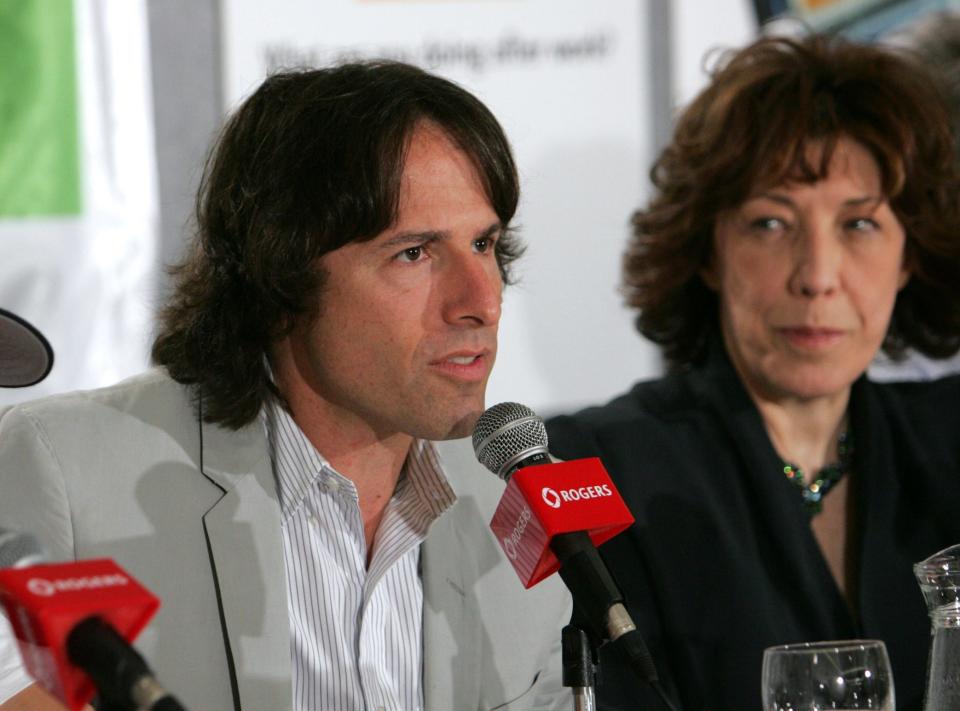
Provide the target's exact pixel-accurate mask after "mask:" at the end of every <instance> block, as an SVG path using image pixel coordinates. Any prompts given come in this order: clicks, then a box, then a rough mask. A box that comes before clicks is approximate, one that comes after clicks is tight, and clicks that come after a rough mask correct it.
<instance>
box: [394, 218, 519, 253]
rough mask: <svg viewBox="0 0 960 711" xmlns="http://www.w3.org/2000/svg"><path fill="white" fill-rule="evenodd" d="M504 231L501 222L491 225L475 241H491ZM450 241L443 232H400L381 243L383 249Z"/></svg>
mask: <svg viewBox="0 0 960 711" xmlns="http://www.w3.org/2000/svg"><path fill="white" fill-rule="evenodd" d="M502 230H503V225H502V224H500V222H494V223H491V224H490V226H489V227H486V228H485V229H483V230H481V231H480V232H478V233H477V235H476V236H475V237H474V239H489V238H491V237H493V236H494V235H495V234H497V233H498V232H501V231H502ZM447 239H450V233H449V232H444V231H442V230H424V231H410V232H398V233H397V234H395V235H393V236H392V237H389V238H388V239H385V240H384V241H383V242H381V243H380V248H381V249H387V248H390V249H392V248H395V247H403V246H404V245H411V244H413V245H418V244H429V243H430V242H441V241H443V240H447Z"/></svg>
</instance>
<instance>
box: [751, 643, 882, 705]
mask: <svg viewBox="0 0 960 711" xmlns="http://www.w3.org/2000/svg"><path fill="white" fill-rule="evenodd" d="M761 692H762V694H763V709H764V711H822V710H823V709H880V711H894V694H893V675H892V674H891V673H890V660H889V659H888V658H887V648H886V647H885V646H884V644H883V642H881V641H878V640H870V639H853V640H842V641H835V642H804V643H800V644H785V645H782V646H779V647H770V648H768V649H766V650H765V651H764V653H763V676H762V687H761Z"/></svg>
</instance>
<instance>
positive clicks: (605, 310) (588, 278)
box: [222, 0, 660, 414]
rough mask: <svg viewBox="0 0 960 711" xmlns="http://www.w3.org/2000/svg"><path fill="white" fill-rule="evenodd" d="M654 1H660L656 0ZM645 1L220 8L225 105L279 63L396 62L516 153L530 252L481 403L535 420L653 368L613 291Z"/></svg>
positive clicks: (612, 390)
mask: <svg viewBox="0 0 960 711" xmlns="http://www.w3.org/2000/svg"><path fill="white" fill-rule="evenodd" d="M656 1H659V0H656ZM645 8H646V3H644V2H637V1H636V0H604V1H603V2H602V3H592V2H583V1H582V0H513V1H512V2H492V1H490V0H452V1H448V2H416V1H410V0H408V1H405V2H371V1H369V0H368V1H366V2H363V1H359V0H326V1H325V2H323V3H322V4H318V3H315V2H312V1H311V0H273V1H272V2H270V3H264V2H262V0H224V2H223V8H222V11H223V42H224V81H225V86H226V90H225V96H226V99H227V102H228V104H229V105H230V106H234V105H236V103H237V102H238V101H239V100H240V99H241V98H242V97H244V96H245V95H247V94H248V93H249V92H250V91H251V90H252V89H253V88H254V87H255V86H256V85H257V84H259V82H260V81H261V80H262V79H263V77H264V76H265V74H266V73H267V72H268V71H269V70H270V69H273V68H276V67H278V66H294V65H318V64H326V63H329V62H331V61H336V60H337V59H341V58H344V57H347V56H364V57H378V56H379V57H384V56H385V57H390V58H395V59H404V60H407V61H411V62H414V63H417V64H420V65H421V66H424V67H427V68H429V69H432V70H434V71H436V72H438V73H440V74H443V75H445V76H447V77H449V78H451V79H453V80H454V81H457V82H458V83H460V84H462V85H463V86H465V87H467V88H468V89H470V90H471V91H472V92H474V93H475V94H476V95H477V96H479V97H480V98H481V99H482V100H483V101H484V102H485V103H486V104H487V105H488V106H489V107H490V108H491V110H492V111H493V112H494V114H496V115H497V117H498V118H499V119H500V120H501V122H502V123H503V125H504V128H505V129H506V132H507V135H508V136H509V137H510V140H511V142H512V144H513V147H514V149H515V153H516V157H517V162H518V164H519V168H520V175H521V181H522V191H523V192H522V199H521V206H520V211H519V213H518V217H517V224H518V225H519V226H520V228H521V234H522V235H523V237H524V238H525V240H526V242H527V244H528V251H527V255H526V257H525V258H524V259H523V260H522V261H521V263H520V264H519V265H518V275H519V277H520V283H519V284H518V285H516V286H513V287H511V288H509V289H508V291H507V294H506V297H505V302H504V317H503V321H502V325H501V331H500V334H501V338H500V344H501V345H500V356H499V359H498V363H497V367H496V368H495V370H494V375H493V377H492V378H491V382H490V389H489V394H488V402H489V403H491V404H492V403H495V402H499V401H502V400H517V401H520V402H525V403H527V404H529V405H530V406H531V407H534V408H535V409H537V410H538V411H540V412H541V413H543V414H547V413H550V412H555V411H558V410H564V409H569V408H572V407H576V406H580V405H584V404H590V403H595V402H598V401H600V400H604V399H606V398H608V397H609V396H611V395H613V394H616V393H618V392H621V391H622V390H624V389H626V387H627V386H628V385H629V384H630V383H632V382H633V381H634V380H636V379H638V378H641V377H646V376H649V375H652V374H655V373H658V372H659V370H660V364H659V363H660V361H659V357H658V355H657V353H656V350H655V349H654V348H653V347H652V346H651V345H649V344H647V343H646V342H644V341H643V340H642V339H641V338H640V337H639V336H638V335H637V334H636V332H635V331H634V330H633V326H632V317H631V315H630V313H629V312H627V310H626V309H625V308H624V307H622V306H621V300H620V297H619V294H618V292H617V284H618V282H619V265H620V253H621V251H622V248H623V244H624V240H625V238H626V234H627V223H628V219H629V215H630V213H631V211H632V210H633V209H634V208H635V207H636V206H637V205H638V204H640V203H641V202H642V201H643V200H644V199H645V197H646V184H647V182H646V177H645V176H646V173H647V169H648V166H649V163H650V161H651V159H652V147H651V145H650V139H649V137H648V135H649V131H648V129H647V128H646V127H648V126H649V124H650V120H649V118H648V117H649V116H650V115H651V112H652V111H653V110H654V107H652V106H650V105H648V100H647V97H648V96H649V91H648V87H647V75H648V67H647V66H646V65H645V62H646V52H645V49H644V47H643V41H642V38H645V37H646V36H647V35H646V33H647V27H646V22H647V16H646V10H645Z"/></svg>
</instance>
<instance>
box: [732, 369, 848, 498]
mask: <svg viewBox="0 0 960 711" xmlns="http://www.w3.org/2000/svg"><path fill="white" fill-rule="evenodd" d="M751 397H752V395H751ZM753 400H754V403H755V404H756V406H757V409H758V410H759V411H760V416H761V417H762V418H763V424H764V426H765V427H766V430H767V434H768V435H769V436H770V441H771V442H773V446H774V448H775V449H776V450H777V453H778V454H779V455H780V457H781V458H782V459H783V460H784V461H786V462H790V463H791V464H793V465H795V466H798V467H800V469H802V470H803V472H804V479H805V481H806V483H809V482H810V481H811V480H812V479H813V478H814V476H815V475H816V473H817V472H818V471H820V469H822V468H823V467H824V465H827V464H831V463H833V462H836V461H837V459H839V452H838V451H837V444H838V439H839V436H840V433H841V432H843V431H844V430H845V429H846V427H847V416H846V413H847V404H848V403H849V401H850V389H849V388H847V389H846V390H844V391H842V392H840V393H836V394H834V395H830V396H824V397H819V398H812V399H804V400H800V399H796V398H785V399H780V400H764V399H762V398H757V397H754V398H753Z"/></svg>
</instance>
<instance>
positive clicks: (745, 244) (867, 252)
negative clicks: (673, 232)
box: [701, 139, 909, 401]
mask: <svg viewBox="0 0 960 711" xmlns="http://www.w3.org/2000/svg"><path fill="white" fill-rule="evenodd" d="M820 150H821V146H820V145H818V144H812V145H811V146H810V148H809V151H810V152H811V153H810V155H809V156H808V157H809V158H811V164H812V165H816V164H817V163H818V158H819V151H820ZM904 241H905V236H904V230H903V227H902V226H901V224H900V222H899V220H898V219H897V217H896V216H895V215H894V213H893V211H892V210H891V209H890V206H889V204H888V203H887V201H886V200H885V199H884V197H883V195H882V192H881V182H880V172H879V169H878V167H877V164H876V162H875V161H874V159H873V157H872V156H871V155H870V153H869V152H868V151H867V149H865V148H864V147H863V146H862V145H860V144H859V143H857V142H855V141H853V140H850V139H841V140H839V141H838V143H837V146H836V149H835V150H834V152H833V155H832V157H831V160H830V164H829V170H828V173H827V175H826V177H825V178H824V179H823V180H821V181H819V182H816V183H811V184H807V183H792V182H788V183H785V184H783V185H779V186H777V187H774V188H772V189H768V190H762V191H759V192H757V193H755V194H753V195H752V196H751V197H750V198H748V199H747V200H746V201H745V202H744V203H743V204H742V205H740V206H739V207H737V208H734V209H730V210H727V211H724V212H723V213H721V214H720V215H719V216H718V218H717V222H716V226H715V229H714V244H713V247H714V257H713V261H712V263H711V264H710V265H709V266H708V267H707V268H706V269H704V270H703V271H702V273H701V276H702V277H703V279H704V281H705V282H706V283H707V285H708V286H709V287H710V288H712V289H714V290H715V291H716V292H717V293H718V295H719V299H720V322H721V326H722V329H723V337H724V342H725V344H726V347H727V352H728V353H729V354H730V357H731V359H732V361H733V364H734V366H735V367H736V369H737V371H738V373H739V374H740V376H741V378H742V379H743V380H744V383H745V384H746V386H747V388H748V390H749V391H750V392H751V394H753V396H754V397H755V398H756V397H759V398H761V399H763V400H774V401H782V400H784V399H799V400H809V399H813V398H818V397H823V396H830V395H836V394H840V393H844V392H845V391H846V389H847V388H849V386H850V384H851V383H852V382H853V381H854V380H856V378H857V377H858V376H859V375H860V374H861V373H862V372H863V371H864V370H865V369H866V368H867V366H868V365H869V363H870V361H871V360H872V359H873V357H874V355H875V354H876V353H877V351H878V350H879V348H880V345H881V343H882V342H883V339H884V336H885V335H886V332H887V326H888V324H889V323H890V315H891V313H892V312H893V305H894V302H895V301H896V296H897V292H898V291H899V290H900V289H901V288H902V287H903V286H904V285H905V284H906V282H907V279H908V277H909V274H908V272H907V270H906V268H905V266H904Z"/></svg>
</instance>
